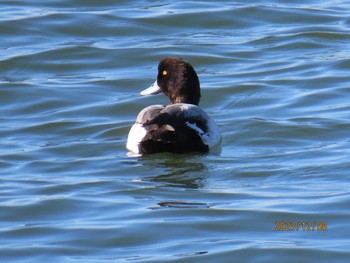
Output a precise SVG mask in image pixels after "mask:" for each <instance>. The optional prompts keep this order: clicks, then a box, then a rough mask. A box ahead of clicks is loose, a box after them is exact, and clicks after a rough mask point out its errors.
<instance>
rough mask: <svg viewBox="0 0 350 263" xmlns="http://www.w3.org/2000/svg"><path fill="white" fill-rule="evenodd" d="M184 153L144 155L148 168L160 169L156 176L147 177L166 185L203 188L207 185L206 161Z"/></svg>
mask: <svg viewBox="0 0 350 263" xmlns="http://www.w3.org/2000/svg"><path fill="white" fill-rule="evenodd" d="M195 160H196V157H194V156H193V155H192V156H187V155H182V154H175V155H174V154H155V155H150V156H149V157H148V156H145V157H142V161H143V162H144V163H145V164H144V165H145V166H146V167H147V169H151V170H159V171H160V172H158V173H157V174H156V175H154V176H147V177H145V179H148V180H150V181H154V182H162V183H163V184H164V185H165V186H172V187H182V188H202V187H203V186H204V185H205V180H206V176H207V173H206V170H207V167H206V165H205V163H202V159H201V158H199V157H197V160H198V162H195Z"/></svg>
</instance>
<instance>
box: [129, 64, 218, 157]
mask: <svg viewBox="0 0 350 263" xmlns="http://www.w3.org/2000/svg"><path fill="white" fill-rule="evenodd" d="M160 92H163V93H164V94H165V95H167V96H168V97H169V99H170V101H171V103H172V104H170V105H168V106H163V105H152V106H148V107H146V108H144V109H143V110H142V111H141V112H140V113H139V114H138V116H137V119H136V123H135V124H134V125H133V126H132V127H131V129H130V132H129V136H128V141H127V144H126V148H127V149H128V150H129V151H131V152H133V153H136V154H148V153H156V152H173V153H187V152H208V151H209V149H210V148H212V147H214V146H216V145H218V144H219V143H220V140H221V136H220V133H219V130H218V127H217V125H216V123H215V121H214V120H213V119H212V118H211V117H210V116H209V115H208V114H207V113H206V112H205V111H204V110H202V109H201V108H200V107H198V104H199V100H200V97H201V94H200V84H199V79H198V76H197V73H196V71H195V70H194V69H193V67H192V66H191V64H190V63H188V62H186V61H184V60H182V59H181V58H165V59H163V60H162V61H160V63H159V66H158V76H157V80H156V81H155V82H154V84H153V85H152V86H150V87H149V88H148V89H145V90H143V91H142V92H141V93H140V95H142V96H145V95H150V94H157V93H160Z"/></svg>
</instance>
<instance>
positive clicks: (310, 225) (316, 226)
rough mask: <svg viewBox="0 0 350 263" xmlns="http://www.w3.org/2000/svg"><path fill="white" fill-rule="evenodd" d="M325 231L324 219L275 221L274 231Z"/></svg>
mask: <svg viewBox="0 0 350 263" xmlns="http://www.w3.org/2000/svg"><path fill="white" fill-rule="evenodd" d="M299 230H302V231H327V230H328V223H327V222H325V221H276V222H275V231H299Z"/></svg>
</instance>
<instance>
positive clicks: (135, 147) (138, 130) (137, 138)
mask: <svg viewBox="0 0 350 263" xmlns="http://www.w3.org/2000/svg"><path fill="white" fill-rule="evenodd" d="M145 135H146V129H145V128H144V127H143V126H142V124H140V123H135V124H134V125H133V126H132V127H131V129H130V131H129V135H128V141H127V142H126V149H128V150H129V151H131V152H133V153H137V154H139V153H140V150H139V144H140V142H141V141H142V139H143V137H145Z"/></svg>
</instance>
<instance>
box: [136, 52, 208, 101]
mask: <svg viewBox="0 0 350 263" xmlns="http://www.w3.org/2000/svg"><path fill="white" fill-rule="evenodd" d="M159 92H164V94H165V95H167V96H168V97H169V99H170V101H171V102H172V103H189V104H195V105H198V104H199V100H200V97H201V93H200V84H199V79H198V76H197V73H196V71H195V70H194V69H193V67H192V66H191V64H190V63H188V62H186V61H184V60H182V59H181V58H165V59H163V60H162V61H160V63H159V66H158V76H157V81H156V82H155V83H154V84H153V85H152V86H151V87H150V88H148V89H147V90H144V91H142V92H141V95H148V94H155V93H159Z"/></svg>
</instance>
